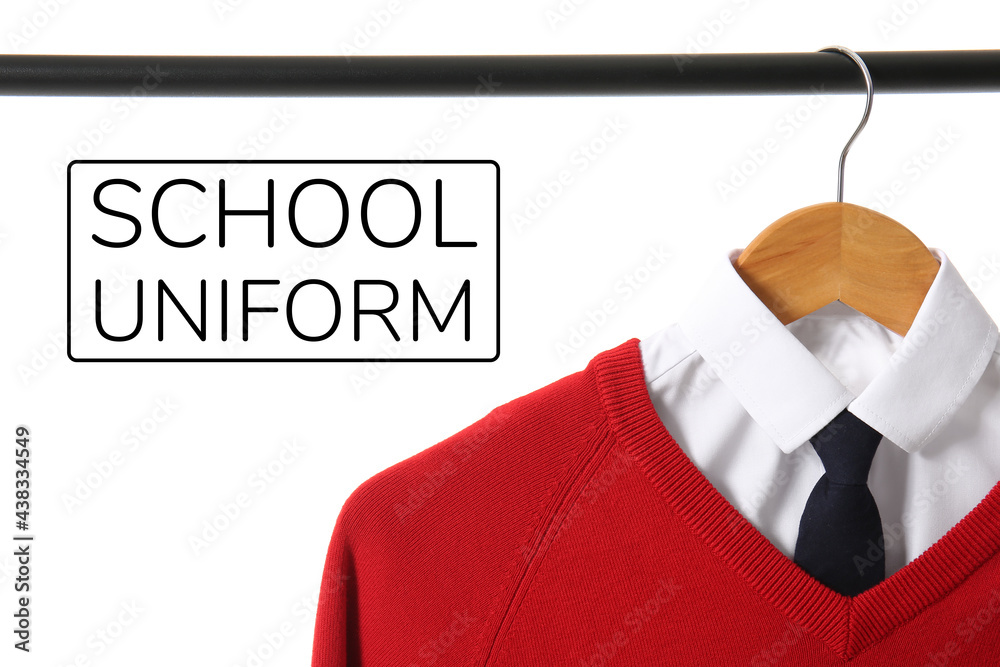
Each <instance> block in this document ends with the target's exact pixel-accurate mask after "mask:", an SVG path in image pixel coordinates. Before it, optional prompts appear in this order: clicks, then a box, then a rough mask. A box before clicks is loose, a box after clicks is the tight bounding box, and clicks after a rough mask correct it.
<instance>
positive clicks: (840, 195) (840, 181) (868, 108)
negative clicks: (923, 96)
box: [820, 46, 875, 202]
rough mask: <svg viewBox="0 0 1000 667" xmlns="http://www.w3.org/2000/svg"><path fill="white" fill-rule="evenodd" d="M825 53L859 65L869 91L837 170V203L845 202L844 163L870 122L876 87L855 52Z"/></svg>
mask: <svg viewBox="0 0 1000 667" xmlns="http://www.w3.org/2000/svg"><path fill="white" fill-rule="evenodd" d="M823 51H837V52H839V53H843V54H844V55H845V56H847V57H848V58H850V59H851V60H853V61H854V62H855V63H857V65H858V67H860V68H861V73H862V74H864V76H865V87H866V89H867V91H868V99H867V100H866V102H865V115H864V116H862V117H861V122H860V123H859V124H858V129H856V130H854V134H852V135H851V138H850V139H848V140H847V145H846V146H844V151H843V152H842V153H841V154H840V165H839V167H838V169H837V201H838V202H843V201H844V163H845V162H846V161H847V151H849V150H851V144H853V143H854V140H855V139H857V138H858V135H859V134H861V130H863V129H864V127H865V124H866V123H867V122H868V116H870V115H871V112H872V100H873V99H874V98H875V86H874V85H873V84H872V75H871V73H870V72H869V71H868V66H867V65H865V61H864V60H862V59H861V56H859V55H858V54H857V53H855V52H854V51H852V50H850V49H848V48H847V47H844V46H828V47H826V48H825V49H820V52H823Z"/></svg>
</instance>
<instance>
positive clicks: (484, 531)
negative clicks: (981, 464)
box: [312, 339, 1000, 667]
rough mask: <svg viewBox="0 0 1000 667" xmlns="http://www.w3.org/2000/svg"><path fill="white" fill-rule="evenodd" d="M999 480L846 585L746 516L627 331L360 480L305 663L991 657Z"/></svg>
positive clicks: (960, 660)
mask: <svg viewBox="0 0 1000 667" xmlns="http://www.w3.org/2000/svg"><path fill="white" fill-rule="evenodd" d="M998 550H1000V484H997V485H996V486H994V487H993V489H992V490H991V492H990V493H989V495H988V496H987V497H986V498H984V499H983V500H982V502H980V504H979V505H978V506H977V507H976V508H975V509H974V510H972V512H970V513H969V514H968V515H967V516H966V517H965V518H964V519H963V520H962V521H961V522H960V523H959V524H957V525H956V526H955V527H954V528H953V529H952V530H951V531H949V532H948V533H947V534H946V535H945V536H944V537H943V538H941V540H939V541H938V542H937V543H936V544H934V545H933V546H932V547H931V548H930V549H928V550H927V551H926V552H924V553H923V554H921V555H920V556H919V557H918V558H917V559H916V560H914V561H913V562H911V563H910V564H908V565H907V566H905V567H904V568H903V569H902V570H900V571H899V572H897V573H895V574H894V575H892V576H891V577H889V578H888V579H886V580H885V581H883V582H882V583H880V584H878V585H877V586H875V587H873V588H871V589H869V590H867V591H865V592H864V593H862V594H860V595H858V596H856V597H845V596H842V595H840V594H838V593H836V592H834V591H832V590H830V589H828V588H826V587H824V586H823V585H822V584H820V583H819V582H818V581H816V580H815V579H813V578H811V577H810V576H809V575H808V574H806V573H805V572H804V571H803V570H801V569H800V568H799V567H798V566H796V565H795V564H794V563H793V562H792V561H791V560H790V559H789V558H787V557H786V556H785V555H784V554H782V553H781V552H780V551H778V550H777V549H776V548H775V547H774V546H773V545H772V544H771V543H770V542H768V541H767V539H766V538H765V537H764V536H763V535H762V534H761V533H760V532H759V531H757V530H756V528H754V527H753V526H752V525H751V524H750V523H749V522H747V521H746V520H745V519H744V518H743V517H742V516H741V515H740V514H739V513H738V512H737V511H736V510H735V509H734V508H733V507H732V505H730V504H729V503H728V501H727V500H726V499H725V498H724V496H722V495H721V494H720V493H719V492H718V491H717V490H716V489H715V488H714V487H713V486H712V484H711V483H710V482H709V481H708V480H707V479H706V478H705V477H704V475H702V473H701V472H700V471H699V470H698V469H697V468H696V467H695V466H694V464H692V463H691V461H690V459H688V458H687V456H686V455H685V454H684V453H683V451H682V450H681V448H680V447H679V446H678V445H677V442H676V441H675V440H674V438H673V437H672V436H671V434H670V433H668V432H667V430H666V428H665V427H664V425H663V422H662V421H661V420H660V418H659V416H658V415H657V414H656V411H655V409H654V407H653V404H652V402H651V401H650V398H649V394H648V391H647V389H646V385H645V382H644V377H643V369H642V360H641V355H640V351H639V347H638V340H637V339H631V340H629V341H626V342H624V343H622V344H621V345H619V346H617V347H615V348H613V349H611V350H607V351H605V352H602V353H600V354H598V355H597V356H596V357H594V359H592V360H591V362H590V363H589V364H588V365H587V367H586V368H585V369H584V370H582V371H579V372H577V373H573V374H571V375H568V376H566V377H564V378H562V379H560V380H558V381H556V382H553V383H552V384H549V385H548V386H545V387H542V388H541V389H538V390H536V391H534V392H532V393H530V394H527V395H526V396H522V397H520V398H517V399H515V400H513V401H511V402H509V403H506V404H504V405H502V406H499V407H498V408H496V409H495V410H493V411H492V412H490V413H489V414H488V415H486V416H485V417H483V418H482V419H480V420H479V421H477V422H476V423H474V424H472V425H470V426H469V427H467V428H465V429H463V430H462V431H460V432H459V433H456V434H455V435H453V436H451V437H449V438H447V439H445V440H444V441H442V442H440V443H438V444H436V445H434V446H432V447H430V448H428V449H425V450H424V451H422V452H420V453H418V454H416V455H415V456H412V457H410V458H408V459H406V460H405V461H402V462H400V463H398V464H396V465H394V466H392V467H390V468H388V469H386V470H384V471H382V472H381V473H379V474H377V475H375V476H374V477H372V478H371V479H369V480H367V481H366V482H364V483H363V484H362V485H361V486H359V487H358V488H357V489H356V490H355V491H354V492H353V493H352V494H351V496H350V497H349V498H348V500H347V501H346V502H345V503H344V506H343V508H342V509H341V511H340V514H339V516H338V518H337V521H336V524H335V526H334V529H333V538H332V540H331V542H330V548H329V551H328V553H327V557H326V565H325V568H324V572H323V578H322V583H321V592H320V600H319V607H318V610H317V615H316V627H315V636H314V644H313V660H312V664H313V667H383V666H384V667H416V666H426V665H439V666H443V667H452V666H458V665H462V666H474V667H498V666H501V665H503V666H505V667H506V666H519V667H521V666H526V665H540V666H545V667H548V666H559V665H566V666H573V667H603V666H605V665H727V666H728V665H751V666H752V667H754V666H758V665H778V664H783V665H796V666H800V665H810V666H824V665H842V664H850V665H859V666H860V665H868V666H872V667H874V666H876V665H877V666H883V665H908V666H909V665H914V666H917V667H922V666H924V665H931V666H934V667H942V666H943V665H951V666H955V665H976V666H982V665H997V664H1000V557H998V556H997V552H998Z"/></svg>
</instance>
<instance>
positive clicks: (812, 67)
mask: <svg viewBox="0 0 1000 667" xmlns="http://www.w3.org/2000/svg"><path fill="white" fill-rule="evenodd" d="M859 55H860V56H861V57H862V58H863V59H864V61H865V63H866V64H867V66H868V69H869V71H870V72H871V76H872V80H873V82H874V85H875V91H876V92H877V93H878V94H884V93H947V92H998V91H1000V50H968V51H867V52H863V53H859ZM817 90H821V91H823V92H826V93H849V92H850V93H857V92H862V91H863V90H864V84H863V79H862V74H861V72H860V70H859V69H858V67H857V65H855V64H854V63H853V62H852V61H851V60H850V59H849V58H846V57H845V56H844V55H842V54H839V53H832V52H809V53H707V54H700V55H699V54H692V55H688V54H634V55H632V54H606V55H468V56H78V55H0V95H60V96H66V95H76V96H106V95H111V96H119V95H130V94H132V95H136V94H142V95H156V96H166V97H180V96H217V97H224V96H241V97H258V96H282V97H313V96H325V97H334V96H469V95H476V94H479V95H481V94H489V95H542V96H545V95H774V94H809V93H811V92H815V91H817Z"/></svg>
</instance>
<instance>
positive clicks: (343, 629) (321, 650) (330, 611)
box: [312, 504, 358, 667]
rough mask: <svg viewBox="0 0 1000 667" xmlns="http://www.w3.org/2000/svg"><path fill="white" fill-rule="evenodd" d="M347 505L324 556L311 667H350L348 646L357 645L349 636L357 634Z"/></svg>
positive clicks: (341, 512) (352, 661)
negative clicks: (324, 562) (347, 525)
mask: <svg viewBox="0 0 1000 667" xmlns="http://www.w3.org/2000/svg"><path fill="white" fill-rule="evenodd" d="M346 509H347V505H346V504H345V506H344V508H343V509H342V510H341V511H340V516H338V517H337V523H336V526H335V527H334V529H333V538H332V539H331V540H330V547H329V549H328V550H327V553H326V564H325V565H324V568H323V579H322V582H321V583H320V591H319V603H318V605H317V608H316V627H315V632H314V635H315V636H314V642H313V655H312V667H353V666H355V665H356V664H357V663H356V660H355V659H351V660H349V659H348V648H349V646H356V645H357V640H356V638H355V639H354V640H353V641H352V640H351V639H350V637H351V636H352V633H356V632H357V620H358V619H357V613H356V610H357V605H356V600H357V596H356V592H357V589H356V586H355V582H356V577H355V572H354V567H353V560H352V558H351V552H350V545H349V544H348V538H347V527H346V522H347V516H346Z"/></svg>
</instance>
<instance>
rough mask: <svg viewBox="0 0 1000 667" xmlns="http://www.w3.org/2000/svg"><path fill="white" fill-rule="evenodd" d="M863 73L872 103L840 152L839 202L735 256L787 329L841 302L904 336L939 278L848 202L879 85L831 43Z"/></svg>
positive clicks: (813, 210)
mask: <svg viewBox="0 0 1000 667" xmlns="http://www.w3.org/2000/svg"><path fill="white" fill-rule="evenodd" d="M822 51H839V52H841V53H844V54H845V55H847V56H849V57H850V58H851V59H852V60H854V62H856V63H857V64H858V66H859V67H860V68H861V71H862V73H863V74H864V77H865V84H866V85H867V89H868V100H867V104H866V106H865V114H864V117H863V118H862V119H861V124H860V125H858V128H857V129H856V130H855V131H854V134H853V135H852V136H851V138H850V140H849V141H848V142H847V145H846V146H845V147H844V150H843V152H842V153H841V155H840V167H839V174H838V179H837V201H835V202H825V203H822V204H813V205H812V206H806V207H805V208H800V209H798V210H796V211H792V212H791V213H789V214H788V215H785V216H783V217H782V218H779V219H778V220H777V221H775V222H773V223H771V224H770V225H768V227H767V228H766V229H764V231H762V232H761V233H760V234H758V235H757V237H756V238H754V240H753V241H751V242H750V244H749V245H747V247H746V248H745V249H744V250H743V252H742V253H741V254H740V256H739V257H738V258H737V260H736V263H735V267H736V271H737V273H738V274H739V275H740V277H741V278H742V279H743V281H744V282H745V283H746V284H747V286H748V287H749V288H750V289H751V290H752V291H753V293H754V294H756V295H757V297H758V298H759V299H760V300H761V301H762V302H763V303H764V305H765V306H767V307H768V308H769V309H770V310H771V312H773V313H774V315H775V316H776V317H777V318H778V320H779V321H780V322H781V323H782V324H788V323H789V322H793V321H795V320H797V319H798V318H800V317H802V316H804V315H808V314H809V313H811V312H813V311H815V310H818V309H819V308H822V307H823V306H825V305H827V304H829V303H832V302H834V301H838V300H839V301H841V302H843V303H845V304H847V305H848V306H850V307H851V308H854V309H855V310H857V311H859V312H861V313H864V314H865V315H867V316H868V317H870V318H871V319H873V320H875V321H876V322H878V323H879V324H881V325H883V326H885V327H886V328H888V329H890V330H892V331H895V332H896V333H897V334H899V335H901V336H904V335H906V332H907V331H908V330H909V329H910V326H911V325H912V324H913V318H914V317H915V316H916V314H917V310H919V308H920V304H921V303H923V301H924V297H925V296H926V295H927V290H928V289H930V286H931V283H932V282H933V281H934V276H936V275H937V272H938V268H939V267H940V264H939V262H938V261H937V259H935V257H934V255H932V254H931V251H930V250H929V249H928V248H927V246H925V245H924V244H923V243H922V242H921V241H920V239H918V238H917V237H916V236H915V235H914V234H913V232H911V231H910V230H908V229H907V228H906V227H904V226H903V225H901V224H900V223H898V222H896V221H895V220H893V219H892V218H890V217H888V216H886V215H883V214H881V213H879V212H877V211H874V210H872V209H869V208H865V207H863V206H857V205H855V204H845V203H844V162H845V160H846V158H847V151H848V150H849V149H850V147H851V144H852V143H854V139H855V138H856V137H857V136H858V134H860V133H861V130H862V128H864V126H865V124H866V123H867V122H868V116H869V114H870V113H871V107H872V99H873V97H874V92H875V91H874V87H873V85H872V79H871V75H870V74H869V72H868V68H867V67H866V66H865V63H864V61H863V60H861V58H860V57H859V56H858V54H856V53H855V52H854V51H851V50H850V49H846V48H844V47H842V46H831V47H827V48H825V49H822Z"/></svg>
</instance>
